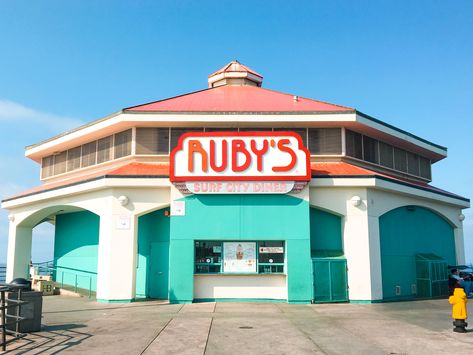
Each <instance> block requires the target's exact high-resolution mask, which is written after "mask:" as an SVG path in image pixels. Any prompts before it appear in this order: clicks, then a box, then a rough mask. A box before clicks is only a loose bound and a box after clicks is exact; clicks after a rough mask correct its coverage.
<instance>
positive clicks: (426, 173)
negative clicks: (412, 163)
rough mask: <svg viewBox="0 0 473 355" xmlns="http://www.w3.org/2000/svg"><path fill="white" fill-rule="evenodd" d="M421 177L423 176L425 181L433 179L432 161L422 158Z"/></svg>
mask: <svg viewBox="0 0 473 355" xmlns="http://www.w3.org/2000/svg"><path fill="white" fill-rule="evenodd" d="M420 176H422V177H423V178H425V179H429V180H430V179H431V178H432V176H431V173H430V160H429V159H426V158H423V157H420Z"/></svg>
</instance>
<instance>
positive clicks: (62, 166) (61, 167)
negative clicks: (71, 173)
mask: <svg viewBox="0 0 473 355" xmlns="http://www.w3.org/2000/svg"><path fill="white" fill-rule="evenodd" d="M66 167H67V151H64V152H61V153H59V154H57V155H55V156H54V175H57V174H62V173H65V172H66Z"/></svg>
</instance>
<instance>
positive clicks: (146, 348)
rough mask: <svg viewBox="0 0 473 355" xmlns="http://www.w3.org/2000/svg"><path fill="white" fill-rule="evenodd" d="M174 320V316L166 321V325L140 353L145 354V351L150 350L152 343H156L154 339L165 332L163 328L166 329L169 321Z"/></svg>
mask: <svg viewBox="0 0 473 355" xmlns="http://www.w3.org/2000/svg"><path fill="white" fill-rule="evenodd" d="M172 320H173V318H171V319H169V320H168V321H167V322H166V324H165V325H164V327H162V328H161V330H160V331H159V332H158V333H157V334H156V336H155V337H154V338H153V339H152V340H151V341H150V342H149V343H148V345H146V347H145V348H144V349H143V351H142V352H141V353H140V355H143V354H144V353H145V351H146V350H148V348H149V347H150V346H151V344H153V343H154V341H155V340H156V339H157V338H158V337H159V335H160V334H161V333H162V332H163V330H164V329H166V327H167V326H168V325H169V323H171V321H172Z"/></svg>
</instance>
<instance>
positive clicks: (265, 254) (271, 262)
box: [258, 241, 284, 274]
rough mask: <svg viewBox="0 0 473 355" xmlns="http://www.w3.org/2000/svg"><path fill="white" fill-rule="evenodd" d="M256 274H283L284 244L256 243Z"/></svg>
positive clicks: (276, 242)
mask: <svg viewBox="0 0 473 355" xmlns="http://www.w3.org/2000/svg"><path fill="white" fill-rule="evenodd" d="M258 272H259V273H260V274H274V273H282V272H284V242H281V241H267V242H259V243H258Z"/></svg>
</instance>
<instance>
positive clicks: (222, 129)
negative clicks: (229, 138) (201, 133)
mask: <svg viewBox="0 0 473 355" xmlns="http://www.w3.org/2000/svg"><path fill="white" fill-rule="evenodd" d="M205 132H238V128H235V127H205Z"/></svg>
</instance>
